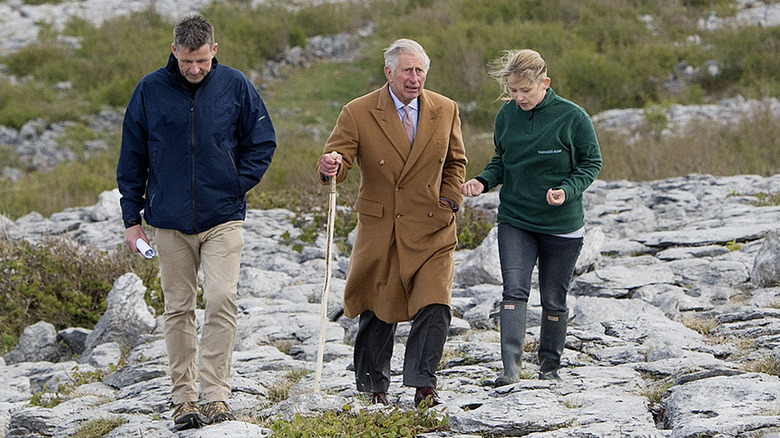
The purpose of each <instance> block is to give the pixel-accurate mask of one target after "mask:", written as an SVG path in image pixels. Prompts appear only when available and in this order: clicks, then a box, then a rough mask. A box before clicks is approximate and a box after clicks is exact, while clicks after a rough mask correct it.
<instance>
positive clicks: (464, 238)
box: [455, 208, 495, 249]
mask: <svg viewBox="0 0 780 438" xmlns="http://www.w3.org/2000/svg"><path fill="white" fill-rule="evenodd" d="M455 220H456V221H457V224H458V246H457V249H474V248H476V247H478V246H479V245H480V244H481V243H482V241H483V240H485V237H487V235H488V233H490V230H492V229H493V227H494V226H495V218H494V217H492V215H488V213H487V212H486V211H485V210H477V209H473V208H463V209H461V212H460V213H459V214H458V215H457V216H455Z"/></svg>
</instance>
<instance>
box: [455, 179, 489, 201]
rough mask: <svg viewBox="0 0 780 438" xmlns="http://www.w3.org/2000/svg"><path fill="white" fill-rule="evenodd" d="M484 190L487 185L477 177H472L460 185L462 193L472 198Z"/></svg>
mask: <svg viewBox="0 0 780 438" xmlns="http://www.w3.org/2000/svg"><path fill="white" fill-rule="evenodd" d="M483 190H485V186H483V185H482V183H481V182H479V181H477V180H476V179H470V180H468V181H466V182H465V183H463V184H461V185H460V194H461V195H463V196H468V197H471V198H473V197H474V196H479V195H480V194H482V191H483Z"/></svg>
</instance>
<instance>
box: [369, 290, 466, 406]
mask: <svg viewBox="0 0 780 438" xmlns="http://www.w3.org/2000/svg"><path fill="white" fill-rule="evenodd" d="M451 319H452V315H451V314H450V308H449V307H448V306H445V305H443V304H431V305H429V306H426V307H423V308H422V309H421V310H420V311H419V312H418V313H417V315H415V317H414V320H412V328H411V330H410V331H409V337H408V339H407V341H406V354H405V356H404V381H403V384H404V385H406V386H413V387H415V388H421V387H424V386H432V387H436V370H437V369H438V367H439V361H440V360H441V356H442V352H443V350H444V343H445V342H446V341H447V332H448V331H449V328H450V320H451ZM395 328H396V324H388V323H386V322H384V321H382V320H381V319H379V318H377V316H376V315H375V314H374V312H372V311H370V310H366V311H365V312H363V313H361V314H360V320H359V322H358V333H357V338H356V339H355V356H354V358H355V381H356V382H357V389H358V391H362V392H387V390H388V388H389V387H390V359H391V358H392V356H393V344H394V340H395Z"/></svg>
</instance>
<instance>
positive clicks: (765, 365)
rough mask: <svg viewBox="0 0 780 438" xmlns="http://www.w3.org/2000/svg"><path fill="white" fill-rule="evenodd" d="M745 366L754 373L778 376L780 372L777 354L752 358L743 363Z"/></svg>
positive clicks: (779, 361)
mask: <svg viewBox="0 0 780 438" xmlns="http://www.w3.org/2000/svg"><path fill="white" fill-rule="evenodd" d="M742 366H743V368H744V369H745V370H747V371H750V372H753V373H766V374H769V375H772V376H777V375H778V372H780V360H778V358H777V357H776V356H766V357H764V358H762V359H759V360H752V361H747V362H745V363H743V365H742Z"/></svg>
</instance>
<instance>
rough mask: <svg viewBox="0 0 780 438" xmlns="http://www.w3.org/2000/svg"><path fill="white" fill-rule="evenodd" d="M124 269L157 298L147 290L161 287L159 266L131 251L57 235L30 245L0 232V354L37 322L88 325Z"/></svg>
mask: <svg viewBox="0 0 780 438" xmlns="http://www.w3.org/2000/svg"><path fill="white" fill-rule="evenodd" d="M127 272H135V273H136V274H137V275H138V276H139V277H140V278H141V279H142V280H143V281H144V284H145V285H146V286H147V287H149V288H150V289H149V290H148V292H147V293H148V294H149V295H148V297H149V298H150V301H156V300H151V294H154V293H159V290H160V289H159V280H158V278H157V274H158V268H157V264H156V263H149V261H147V260H144V259H141V258H140V257H137V256H136V255H134V254H132V253H131V252H130V251H126V250H123V249H118V250H116V251H109V252H105V251H100V250H97V249H94V248H90V247H86V246H81V245H79V244H78V243H77V242H74V241H72V240H69V239H66V238H60V237H45V238H44V239H42V240H41V241H40V242H38V243H31V242H28V241H26V240H12V239H11V238H9V237H8V236H7V235H4V234H2V233H0V296H2V303H0V352H2V353H5V352H7V351H9V350H10V349H11V348H13V347H14V346H15V345H16V342H17V341H18V339H19V336H20V335H21V333H22V331H23V330H24V329H25V327H27V326H29V325H31V324H34V323H36V322H38V321H46V322H49V323H51V324H53V325H54V326H55V327H56V328H57V329H64V328H68V327H83V328H90V329H91V328H92V327H94V325H95V324H96V323H97V322H98V320H99V319H100V317H101V316H102V315H103V312H104V311H105V309H106V301H105V299H106V297H107V296H108V293H109V292H110V291H111V289H112V287H113V283H114V281H115V280H116V279H117V278H119V277H120V276H121V275H123V274H125V273H127ZM155 291H157V292H155ZM152 304H154V305H155V307H156V308H157V309H160V308H161V304H160V303H159V302H153V303H152Z"/></svg>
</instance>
